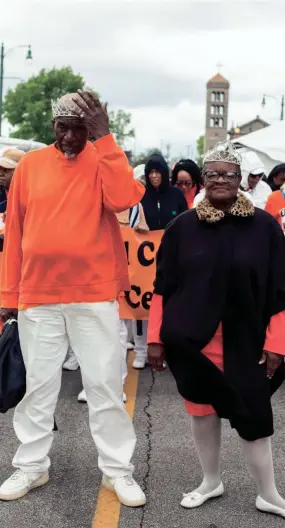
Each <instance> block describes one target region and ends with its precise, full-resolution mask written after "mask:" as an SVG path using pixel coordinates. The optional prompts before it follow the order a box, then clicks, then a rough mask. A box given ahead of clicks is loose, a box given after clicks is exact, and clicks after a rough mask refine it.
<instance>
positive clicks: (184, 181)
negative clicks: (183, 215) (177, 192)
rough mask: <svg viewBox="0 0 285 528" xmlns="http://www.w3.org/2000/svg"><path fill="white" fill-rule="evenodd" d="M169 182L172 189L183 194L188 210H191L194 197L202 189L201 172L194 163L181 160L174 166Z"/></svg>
mask: <svg viewBox="0 0 285 528" xmlns="http://www.w3.org/2000/svg"><path fill="white" fill-rule="evenodd" d="M171 182H172V185H173V186H174V187H178V188H179V189H181V191H182V192H183V194H184V196H185V198H186V201H187V204H188V208H189V209H192V207H193V202H194V198H195V196H197V194H199V192H200V191H201V189H203V187H204V184H203V179H202V176H201V170H200V169H199V167H198V165H197V164H196V163H195V161H193V160H190V159H181V160H180V161H178V163H176V165H174V167H173V170H172V176H171Z"/></svg>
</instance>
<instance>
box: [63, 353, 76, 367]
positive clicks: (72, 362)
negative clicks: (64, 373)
mask: <svg viewBox="0 0 285 528" xmlns="http://www.w3.org/2000/svg"><path fill="white" fill-rule="evenodd" d="M62 368H63V370H78V369H79V363H78V361H77V359H76V357H75V356H73V355H72V356H70V358H68V359H67V360H66V361H65V363H64V364H63V367H62Z"/></svg>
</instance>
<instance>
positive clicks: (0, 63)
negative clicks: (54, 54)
mask: <svg viewBox="0 0 285 528" xmlns="http://www.w3.org/2000/svg"><path fill="white" fill-rule="evenodd" d="M15 48H28V51H27V56H26V60H28V61H31V60H32V59H33V57H32V49H31V46H30V45H29V44H20V45H19V46H14V47H13V48H10V49H8V50H7V51H6V52H5V47H4V42H2V44H1V51H0V137H1V133H2V116H3V83H4V59H5V57H6V55H7V54H8V53H9V52H10V51H13V50H14V49H15Z"/></svg>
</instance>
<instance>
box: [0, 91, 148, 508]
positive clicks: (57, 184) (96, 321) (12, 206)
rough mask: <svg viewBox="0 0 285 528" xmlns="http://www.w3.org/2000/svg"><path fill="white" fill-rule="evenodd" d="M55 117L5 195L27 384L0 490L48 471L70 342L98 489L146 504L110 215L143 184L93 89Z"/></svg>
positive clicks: (118, 246) (6, 282)
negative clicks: (128, 401) (126, 397)
mask: <svg viewBox="0 0 285 528" xmlns="http://www.w3.org/2000/svg"><path fill="white" fill-rule="evenodd" d="M53 117H54V122H53V126H54V131H55V136H56V143H55V144H53V145H50V146H49V147H45V148H43V149H40V150H37V151H34V152H30V153H28V154H27V155H26V156H24V158H23V160H21V162H20V164H19V166H18V167H17V169H16V171H15V174H14V177H13V181H12V185H11V189H10V194H9V200H8V209H7V226H6V237H5V245H4V255H3V268H2V306H3V307H4V308H5V310H3V309H2V315H3V317H4V316H5V317H6V318H8V317H9V316H10V315H11V314H13V315H14V316H15V315H16V313H17V310H16V309H17V308H19V311H18V325H19V335H20V342H21V348H22V353H23V358H24V361H25V366H26V376H27V391H26V394H25V396H24V398H23V400H22V401H21V403H20V404H19V405H18V407H17V408H16V410H15V415H14V428H15V432H16V435H17V437H18V439H19V441H20V443H21V445H20V447H19V449H18V451H17V453H16V455H15V457H14V460H13V465H14V467H16V468H17V471H16V472H15V473H14V474H13V475H12V477H10V478H9V479H8V480H7V481H6V482H4V484H3V485H2V486H1V488H0V499H2V500H14V499H17V498H20V497H23V496H24V495H25V494H26V493H28V492H29V491H30V490H31V489H33V488H36V487H39V486H42V485H43V484H45V483H46V482H48V480H49V467H50V459H49V456H48V454H49V451H50V448H51V444H52V440H53V434H52V429H53V425H54V422H53V415H54V410H55V407H56V403H57V399H58V394H59V390H60V384H61V371H62V364H63V362H64V360H65V356H66V353H67V348H68V344H69V342H70V345H71V347H72V349H73V350H74V352H75V354H76V355H77V358H78V362H79V364H80V368H81V373H82V380H83V385H84V388H85V390H86V395H87V400H88V405H89V416H90V428H91V433H92V436H93V439H94V442H95V444H96V446H97V450H98V454H99V458H98V463H99V468H100V469H101V471H102V473H103V486H105V487H107V488H108V489H110V490H112V491H114V492H115V493H116V495H117V497H118V499H119V500H120V501H121V502H122V503H123V504H125V505H127V506H141V505H143V504H145V500H146V499H145V495H144V493H143V491H142V490H141V488H140V487H139V485H138V484H137V483H136V482H135V481H134V479H133V477H132V474H133V466H132V464H131V458H132V455H133V451H134V447H135V443H136V437H135V433H134V429H133V425H132V422H131V420H130V418H129V416H128V414H127V411H126V409H125V407H124V405H123V403H122V377H121V357H120V336H119V313H118V303H117V298H118V295H119V294H120V292H121V291H125V290H127V289H128V287H129V281H128V269H127V259H126V252H125V247H124V244H123V240H122V237H121V233H120V228H119V225H118V221H117V219H116V216H115V213H116V212H119V211H122V210H125V209H127V208H129V207H132V206H134V205H135V204H136V203H138V202H140V200H141V198H142V196H143V193H144V188H143V186H141V184H140V183H138V182H135V181H134V179H133V170H132V169H131V167H130V166H129V163H128V161H127V158H126V156H125V154H124V153H123V151H122V150H121V148H119V147H118V146H117V145H116V143H115V141H114V138H113V136H112V135H111V134H110V131H109V124H108V116H107V111H106V108H105V107H104V106H102V105H101V103H100V102H99V100H98V98H97V97H96V96H95V95H94V94H92V92H82V91H81V90H79V91H78V94H67V95H66V96H63V97H62V98H61V99H59V100H57V101H55V102H53ZM88 133H89V134H90V135H91V136H92V137H93V138H94V144H92V143H91V142H88V141H87V138H88ZM11 262H13V266H11V265H10V263H11Z"/></svg>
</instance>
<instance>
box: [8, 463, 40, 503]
mask: <svg viewBox="0 0 285 528" xmlns="http://www.w3.org/2000/svg"><path fill="white" fill-rule="evenodd" d="M48 481H49V474H48V471H45V472H43V473H24V471H22V470H21V469H18V470H17V471H15V473H13V475H11V477H10V478H8V479H7V480H5V482H4V484H2V486H1V487H0V500H3V501H13V500H16V499H20V498H21V497H24V496H25V495H27V493H29V491H30V490H32V489H35V488H39V487H40V486H43V485H44V484H46V483H47V482H48Z"/></svg>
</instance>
